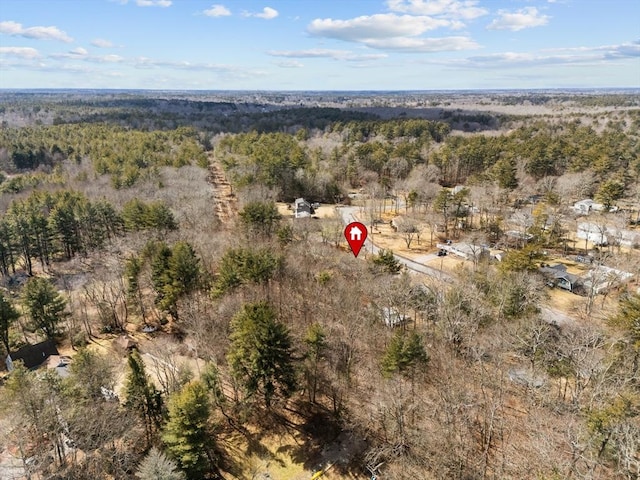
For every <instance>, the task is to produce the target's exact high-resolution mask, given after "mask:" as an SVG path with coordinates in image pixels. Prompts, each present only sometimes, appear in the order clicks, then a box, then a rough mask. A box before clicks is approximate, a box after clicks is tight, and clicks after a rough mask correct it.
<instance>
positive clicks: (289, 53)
mask: <svg viewBox="0 0 640 480" xmlns="http://www.w3.org/2000/svg"><path fill="white" fill-rule="evenodd" d="M267 55H271V56H272V57H285V58H332V59H334V60H346V61H348V62H354V61H363V60H380V59H382V58H387V56H388V55H386V54H385V53H371V54H356V53H353V52H350V51H349V50H333V49H324V48H312V49H309V50H269V51H268V52H267Z"/></svg>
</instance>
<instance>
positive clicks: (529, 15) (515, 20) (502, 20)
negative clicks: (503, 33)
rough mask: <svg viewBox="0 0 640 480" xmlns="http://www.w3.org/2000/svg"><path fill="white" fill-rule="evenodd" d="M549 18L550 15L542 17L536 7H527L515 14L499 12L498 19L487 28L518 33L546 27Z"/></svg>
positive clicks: (504, 11) (505, 11)
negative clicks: (528, 29)
mask: <svg viewBox="0 0 640 480" xmlns="http://www.w3.org/2000/svg"><path fill="white" fill-rule="evenodd" d="M549 18H550V17H549V16H548V15H541V14H540V13H539V12H538V9H537V8H536V7H525V8H523V9H520V10H518V11H516V12H513V13H512V12H508V11H507V10H498V18H496V19H494V20H493V22H491V23H490V24H489V25H488V26H487V28H488V29H489V30H511V31H512V32H517V31H518V30H523V29H525V28H531V27H541V26H543V25H546V24H547V23H548V22H549Z"/></svg>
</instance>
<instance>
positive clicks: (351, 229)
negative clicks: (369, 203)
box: [344, 222, 367, 257]
mask: <svg viewBox="0 0 640 480" xmlns="http://www.w3.org/2000/svg"><path fill="white" fill-rule="evenodd" d="M344 238H346V239H347V243H348V244H349V246H350V247H351V251H352V252H353V254H354V255H355V256H356V257H357V256H358V254H359V253H360V249H361V248H362V245H364V241H365V240H366V239H367V227H365V226H364V225H363V224H362V223H360V222H351V223H350V224H349V225H347V227H346V228H345V229H344Z"/></svg>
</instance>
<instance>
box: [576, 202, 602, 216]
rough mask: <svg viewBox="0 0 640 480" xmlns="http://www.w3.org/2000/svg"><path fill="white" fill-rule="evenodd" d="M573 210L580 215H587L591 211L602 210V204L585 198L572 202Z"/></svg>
mask: <svg viewBox="0 0 640 480" xmlns="http://www.w3.org/2000/svg"><path fill="white" fill-rule="evenodd" d="M571 208H573V211H574V212H576V213H579V214H580V215H589V213H591V212H601V211H603V210H604V205H602V204H601V203H596V202H594V201H593V200H591V199H590V198H585V199H584V200H580V201H579V202H576V203H574V204H573V207H571Z"/></svg>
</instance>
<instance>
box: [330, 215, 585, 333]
mask: <svg viewBox="0 0 640 480" xmlns="http://www.w3.org/2000/svg"><path fill="white" fill-rule="evenodd" d="M336 211H337V212H338V215H340V218H341V219H342V221H343V223H344V224H345V225H348V224H349V223H351V222H359V221H361V220H359V219H358V217H357V214H358V213H359V212H360V207H336ZM362 223H364V222H362ZM372 237H373V235H367V240H366V241H365V243H364V247H363V248H365V250H366V251H369V252H371V253H373V254H377V253H378V252H379V251H380V248H378V247H377V246H376V245H375V243H373V241H372V240H371V238H372ZM393 256H394V257H395V258H396V260H398V261H399V262H400V263H401V264H403V265H404V266H405V267H406V268H407V269H409V270H411V271H413V272H417V273H421V274H424V275H428V276H430V277H433V278H436V279H438V280H441V281H444V282H447V283H454V281H455V280H454V277H452V276H451V275H449V274H448V273H445V272H442V271H440V270H438V269H436V268H433V267H428V266H427V265H424V264H422V263H419V262H417V261H415V260H412V259H410V258H407V257H403V256H402V255H397V254H395V253H394V254H393ZM431 258H436V254H435V253H434V254H430V255H427V256H425V257H424V258H422V261H423V262H424V261H428V260H431ZM540 314H541V316H542V319H543V320H544V321H545V322H547V323H549V324H551V325H556V326H558V327H561V328H562V327H563V326H565V325H571V324H573V323H575V319H573V318H572V317H570V316H568V315H566V314H565V313H563V312H561V311H560V310H556V309H555V308H551V307H549V306H540Z"/></svg>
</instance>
